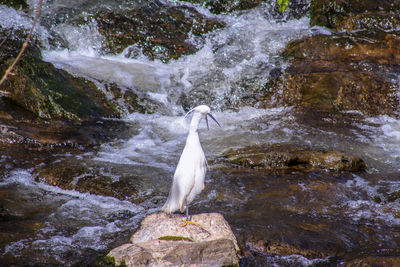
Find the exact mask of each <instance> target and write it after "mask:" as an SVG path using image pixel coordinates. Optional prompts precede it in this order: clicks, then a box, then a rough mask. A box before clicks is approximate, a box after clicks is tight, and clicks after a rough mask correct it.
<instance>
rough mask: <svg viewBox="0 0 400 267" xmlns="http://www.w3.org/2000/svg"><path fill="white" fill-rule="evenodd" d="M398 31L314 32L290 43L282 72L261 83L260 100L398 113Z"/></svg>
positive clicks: (275, 103) (342, 109)
mask: <svg viewBox="0 0 400 267" xmlns="http://www.w3.org/2000/svg"><path fill="white" fill-rule="evenodd" d="M399 47H400V35H398V34H396V33H383V32H378V33H368V32H355V33H352V34H344V33H340V34H333V35H316V36H311V37H307V38H304V39H302V40H297V41H294V42H292V43H290V44H289V45H288V46H287V48H286V49H285V51H284V52H283V56H284V57H285V58H286V59H287V60H288V61H289V62H290V63H291V65H290V66H289V67H288V68H287V69H286V70H285V73H283V74H281V75H278V76H272V75H271V78H270V80H269V81H268V82H267V83H266V84H265V85H264V88H263V92H264V93H263V97H261V100H262V101H263V102H264V105H266V106H268V105H270V103H272V102H271V99H274V100H275V101H273V104H274V105H282V104H283V105H290V106H293V105H294V106H300V107H312V108H315V109H318V110H324V111H330V112H337V111H346V110H358V111H361V112H363V113H365V114H367V115H371V116H376V115H382V114H387V115H391V116H396V115H398V111H399V108H400V106H399V103H400V102H399V97H398V94H397V92H398V90H399V85H398V82H397V76H398V66H399V65H400V58H399V56H398V55H399V52H400V51H399Z"/></svg>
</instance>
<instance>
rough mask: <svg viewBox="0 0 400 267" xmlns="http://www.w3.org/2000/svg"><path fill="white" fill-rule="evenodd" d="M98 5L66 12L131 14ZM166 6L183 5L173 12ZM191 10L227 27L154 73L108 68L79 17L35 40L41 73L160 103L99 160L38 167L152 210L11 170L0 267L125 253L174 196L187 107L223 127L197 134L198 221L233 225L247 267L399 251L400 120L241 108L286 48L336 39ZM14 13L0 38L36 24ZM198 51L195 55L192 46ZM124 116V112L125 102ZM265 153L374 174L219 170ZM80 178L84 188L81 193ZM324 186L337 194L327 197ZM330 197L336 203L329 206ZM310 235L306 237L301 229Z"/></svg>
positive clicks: (136, 61) (134, 64)
mask: <svg viewBox="0 0 400 267" xmlns="http://www.w3.org/2000/svg"><path fill="white" fill-rule="evenodd" d="M33 2H34V1H33ZM61 2H63V1H57V0H54V1H47V3H46V5H45V6H44V8H43V14H44V15H45V16H47V18H49V16H50V18H51V19H49V20H47V22H48V21H53V20H54V21H56V19H55V18H54V17H51V16H52V15H51V14H54V15H53V16H56V15H57V12H56V11H58V10H61V8H63V7H64V6H62V3H61ZM97 2H98V1H68V3H69V4H65V5H67V7H65V8H66V9H67V8H70V7H71V6H68V5H72V4H75V5H77V6H79V7H80V8H82V10H80V12H81V13H80V14H79V15H80V16H83V17H84V16H85V14H89V13H90V12H92V11H93V10H94V9H96V8H106V9H113V8H114V9H118V8H121V9H122V8H124V6H121V5H116V4H113V3H114V1H101V2H102V5H100V6H97V5H96V3H97ZM140 2H141V3H142V4H145V3H146V1H140ZM165 2H167V3H169V4H171V5H173V4H175V2H176V1H172V0H171V1H165ZM84 3H86V5H84ZM193 7H195V8H196V10H197V11H199V12H200V13H202V14H205V15H206V16H217V17H218V18H219V19H220V20H222V21H224V22H225V23H226V26H225V27H224V28H223V29H219V30H216V31H214V32H212V33H209V34H207V35H206V37H205V43H204V45H201V44H198V45H199V46H201V48H200V49H199V51H198V52H197V53H195V54H193V55H189V56H183V57H181V58H180V59H178V60H172V61H170V62H169V63H162V62H161V61H158V60H154V61H151V60H149V59H148V58H146V57H145V56H144V55H142V54H140V53H139V55H137V56H136V57H135V58H129V57H127V56H126V55H127V53H128V52H127V51H124V52H123V53H121V54H119V55H108V54H103V53H101V42H102V40H103V39H102V38H103V37H102V36H101V34H100V33H99V31H98V29H97V27H96V24H95V23H94V22H93V23H89V24H86V25H83V26H76V25H72V24H68V18H69V17H68V16H72V15H71V14H65V16H64V17H65V18H66V19H65V21H60V22H57V23H54V24H51V25H50V26H49V25H39V26H38V29H37V31H36V34H37V35H38V36H40V40H41V41H42V43H43V51H42V55H43V58H44V60H45V61H48V62H50V63H53V64H54V65H55V66H56V67H58V68H62V69H65V70H67V71H68V72H70V73H73V74H74V75H77V76H82V77H85V78H87V79H89V80H92V81H96V83H97V84H98V85H99V88H100V89H102V82H104V81H105V82H115V83H118V84H120V85H121V86H122V87H123V88H126V90H134V91H135V92H139V93H140V95H141V97H142V101H144V102H146V100H148V101H149V102H146V103H153V104H152V105H154V110H155V112H154V113H153V114H140V113H131V114H129V113H128V112H126V116H125V117H124V118H123V119H121V120H123V121H125V122H127V123H129V125H132V127H135V128H136V129H135V131H134V133H133V134H132V136H130V137H129V138H128V139H126V140H125V139H124V140H114V141H112V142H109V143H106V144H103V145H102V146H101V148H100V149H99V150H98V151H94V152H93V151H87V152H85V153H83V154H80V155H78V156H77V155H71V154H65V155H57V157H56V159H54V160H53V161H50V162H43V163H42V164H49V165H51V164H53V163H55V162H56V161H57V162H60V161H61V162H65V164H66V165H68V164H69V163H68V162H81V164H84V165H85V166H86V167H87V168H88V169H95V168H97V169H100V170H101V172H102V175H104V176H107V177H111V179H112V180H113V181H119V180H120V179H122V178H124V179H130V180H132V181H134V183H135V184H137V189H138V194H139V195H140V198H141V200H142V201H141V202H140V203H136V204H134V203H132V202H130V201H128V199H129V198H128V196H127V200H118V199H116V198H113V197H107V196H99V195H94V194H89V193H79V192H77V191H73V190H63V189H60V188H58V187H55V186H51V185H47V184H44V183H42V182H40V181H38V179H37V177H34V175H33V174H32V173H33V171H34V170H33V169H29V168H28V169H26V168H23V167H20V168H11V167H5V169H6V172H5V173H4V174H3V178H1V179H0V196H1V197H2V198H3V199H4V200H3V201H2V206H1V207H0V208H1V209H4V208H6V209H7V210H10V211H11V215H10V216H12V217H13V218H16V219H15V220H14V223H15V225H13V226H10V225H7V224H6V223H5V222H0V227H1V232H2V233H4V232H6V233H12V234H11V235H7V239H4V240H2V241H1V242H0V245H1V246H0V255H1V256H0V258H3V259H4V260H5V261H6V262H7V261H9V262H14V263H16V264H22V263H27V262H28V263H29V264H39V265H40V264H45V265H46V264H65V265H77V266H82V265H84V264H89V263H91V262H93V260H94V259H95V258H96V257H97V256H99V255H102V254H104V253H105V252H106V251H107V250H109V249H111V248H112V247H114V246H116V245H118V244H121V243H123V242H126V240H127V239H128V238H129V235H130V234H132V233H133V231H134V230H135V229H136V228H137V227H138V225H139V223H140V220H141V219H142V218H143V217H144V216H145V215H146V214H148V213H151V212H153V211H155V210H157V208H159V207H160V206H161V205H162V203H163V202H164V201H165V199H166V197H167V195H168V190H169V187H170V183H171V179H172V175H173V172H174V169H175V166H176V164H177V161H178V159H179V155H180V153H181V151H182V149H183V146H184V142H185V138H186V133H187V125H188V122H187V121H183V115H184V114H185V108H184V107H183V106H182V103H181V102H180V98H181V96H182V95H185V96H186V97H187V98H188V99H189V103H190V104H193V105H194V104H200V103H202V104H207V105H209V106H210V107H211V108H212V111H213V112H212V114H213V115H214V117H215V118H216V119H217V120H218V121H219V122H220V124H221V126H222V127H221V128H219V127H216V125H215V124H213V123H212V122H211V123H210V130H209V131H207V129H206V127H205V125H202V126H201V128H200V139H201V142H202V145H203V149H204V151H205V153H206V156H207V158H208V160H209V162H210V170H209V172H208V175H207V177H206V190H205V191H204V192H203V193H202V194H201V195H200V196H199V197H198V198H197V199H196V200H195V201H194V203H193V209H192V211H193V212H213V211H216V212H221V213H222V214H224V216H225V217H226V218H227V220H228V221H229V223H230V224H231V226H232V228H233V229H234V232H235V234H237V236H238V239H240V240H241V241H239V242H242V246H245V247H247V248H248V249H250V250H251V251H255V252H254V253H255V254H257V255H258V257H257V259H245V260H243V264H247V263H248V264H252V263H254V262H253V261H257V262H263V263H265V264H275V265H276V266H281V265H283V266H285V265H293V264H298V265H300V266H307V265H313V264H314V265H317V264H319V263H321V264H328V263H330V262H332V258H329V257H328V256H327V255H330V252H331V251H333V250H335V249H337V250H338V255H337V256H338V257H343V256H344V255H345V254H346V253H348V254H354V255H358V254H362V253H364V252H365V251H367V252H369V251H368V249H369V248H368V246H367V245H368V244H370V248H371V249H372V250H379V249H382V250H384V249H388V248H393V249H398V244H399V240H400V234H399V229H400V217H399V214H400V206H399V204H398V202H396V201H395V202H387V201H383V199H385V196H386V195H387V194H390V193H392V192H395V191H396V190H398V189H399V188H400V180H399V179H398V178H399V175H400V164H399V162H400V120H398V119H395V118H392V117H388V116H380V117H366V116H365V115H363V114H361V113H358V112H348V113H344V114H342V115H338V116H331V115H329V114H310V113H307V112H306V111H304V112H298V111H295V109H294V108H292V107H278V108H270V109H260V108H258V107H257V106H255V107H241V108H236V105H237V104H238V101H239V99H240V98H242V97H243V96H244V95H251V94H252V93H256V90H257V89H254V91H252V90H253V89H251V88H259V87H260V85H261V84H262V83H263V82H265V81H266V80H268V77H269V73H270V71H272V70H274V69H276V68H278V69H284V68H285V67H286V65H287V63H286V62H285V61H284V60H283V59H282V58H281V57H280V56H279V53H280V51H281V50H282V49H283V48H284V47H285V45H286V44H287V43H288V42H290V41H292V40H295V39H298V38H302V37H305V36H309V35H312V34H315V33H319V34H329V30H326V29H323V28H318V27H314V28H310V27H309V25H308V18H307V17H303V18H301V19H291V18H288V19H281V18H280V19H277V18H276V17H274V16H273V15H271V13H270V11H269V9H268V8H269V6H268V5H261V7H258V8H254V9H252V10H248V11H241V12H236V13H233V14H229V15H223V14H222V15H213V14H211V13H210V12H209V11H208V10H205V9H203V8H201V7H199V6H196V5H193ZM10 10H12V9H8V8H6V7H4V6H0V22H1V26H2V27H6V28H14V29H17V28H21V27H22V28H28V27H29V25H30V23H31V19H30V18H29V17H27V16H26V15H23V13H22V12H16V11H15V10H13V11H12V12H11V11H10ZM32 12H33V10H32ZM52 19H53V20H52ZM55 33H56V34H57V35H58V36H59V37H60V38H62V39H63V43H64V45H63V46H61V45H59V46H54V45H51V44H50V43H51V42H49V39H51V35H52V34H55ZM188 41H189V42H194V43H196V39H195V38H194V37H193V40H188ZM120 103H121V105H122V106H123V105H124V103H123V100H121V101H120ZM263 143H271V144H272V143H290V144H297V145H307V146H311V147H312V148H314V149H335V150H339V151H344V152H347V153H350V154H352V155H355V156H358V157H360V158H362V159H363V160H364V161H365V162H366V164H367V167H368V170H367V172H365V173H361V174H348V175H344V176H340V175H339V176H338V177H334V178H332V177H331V176H329V174H327V173H324V172H322V173H311V174H307V175H298V174H290V175H287V176H285V175H267V174H263V173H256V174H255V177H256V178H254V177H253V176H252V174H249V173H239V174H238V173H234V171H232V172H230V171H224V170H221V169H219V167H218V164H213V163H214V162H217V159H218V157H220V155H221V154H222V153H223V152H224V151H226V150H227V149H230V148H239V147H244V146H248V145H253V144H263ZM9 160H12V159H11V158H9V157H7V156H2V157H1V164H3V165H4V166H7V164H8V161H9ZM83 177H85V175H83V176H79V177H75V178H74V182H75V183H77V182H78V181H79V179H82V178H83ZM232 177H233V178H232ZM324 186H325V187H327V188H325V189H321V188H322V187H324ZM295 189H296V190H295ZM324 190H326V191H324ZM330 190H333V191H334V192H335V194H333V195H334V197H332V194H330V195H329V196H326V195H325V193H326V192H328V191H330ZM377 198H380V199H382V201H380V202H379V201H376V199H377ZM316 202H319V203H320V204H319V205H317V207H318V208H317V209H314V210H312V209H311V208H309V206H308V204H309V203H316ZM300 223H302V225H308V226H309V228H308V229H305V228H304V227H303V228H301V227H300V226H299V224H300ZM361 224H363V225H365V226H364V228H362V227H360V225H361ZM324 226H329V227H327V228H325V227H324ZM319 227H320V228H319ZM324 229H325V230H326V229H330V230H329V231H324ZM257 234H259V235H261V236H263V237H264V239H268V238H270V239H271V240H281V241H286V242H288V243H291V244H293V245H295V244H302V245H304V247H308V248H309V249H313V250H318V251H322V252H321V254H320V255H316V256H315V255H313V258H314V259H313V260H311V259H308V258H306V257H304V256H300V255H295V254H294V255H287V256H271V255H266V254H263V253H261V252H258V251H257V249H256V248H255V247H256V245H255V244H253V243H251V242H250V241H251V238H248V237H249V236H251V235H257ZM249 240H250V241H249ZM332 248H333V249H332ZM0 265H1V264H0Z"/></svg>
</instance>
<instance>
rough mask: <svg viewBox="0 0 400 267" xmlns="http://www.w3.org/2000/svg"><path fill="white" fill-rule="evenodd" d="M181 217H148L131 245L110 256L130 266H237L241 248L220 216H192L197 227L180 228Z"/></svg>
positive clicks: (214, 214)
mask: <svg viewBox="0 0 400 267" xmlns="http://www.w3.org/2000/svg"><path fill="white" fill-rule="evenodd" d="M183 218H184V217H183V216H182V215H175V214H172V215H168V214H165V213H155V214H151V215H149V216H147V217H146V218H145V219H144V220H143V221H142V223H141V226H140V229H139V230H138V231H137V232H136V233H135V234H134V235H133V236H132V237H131V242H132V243H129V244H124V245H122V246H120V247H117V248H115V249H113V250H111V251H110V252H109V253H108V255H107V256H109V257H114V258H115V262H116V263H117V264H120V263H121V262H122V261H125V263H126V264H127V265H128V266H136V264H137V263H138V262H140V263H143V264H145V265H160V266H161V265H162V266H170V265H190V266H204V265H208V266H210V265H215V266H222V265H237V264H238V258H237V256H236V253H237V251H238V246H237V243H236V238H235V236H234V235H233V233H232V232H231V230H230V227H229V224H228V223H227V222H226V221H225V219H224V218H223V216H222V215H220V214H218V213H205V214H198V215H193V219H192V220H193V221H194V222H196V223H197V224H198V226H194V225H188V226H186V227H181V225H182V219H183Z"/></svg>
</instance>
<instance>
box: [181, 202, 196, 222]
mask: <svg viewBox="0 0 400 267" xmlns="http://www.w3.org/2000/svg"><path fill="white" fill-rule="evenodd" d="M192 217H193V216H190V218H189V205H186V220H182V222H184V224H183V225H182V227H185V226H186V225H188V224H189V223H190V224H193V225H197V223H195V222H192Z"/></svg>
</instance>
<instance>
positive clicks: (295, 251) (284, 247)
mask: <svg viewBox="0 0 400 267" xmlns="http://www.w3.org/2000/svg"><path fill="white" fill-rule="evenodd" d="M247 244H248V245H249V246H250V248H251V249H253V250H255V251H257V252H260V253H267V254H272V255H280V256H288V255H301V256H303V257H305V258H307V259H315V258H325V257H326V256H327V255H325V254H324V253H320V252H317V251H313V250H309V249H301V248H299V247H296V246H293V245H290V244H287V243H284V242H279V241H264V240H259V241H256V242H251V241H250V242H248V243H247Z"/></svg>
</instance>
